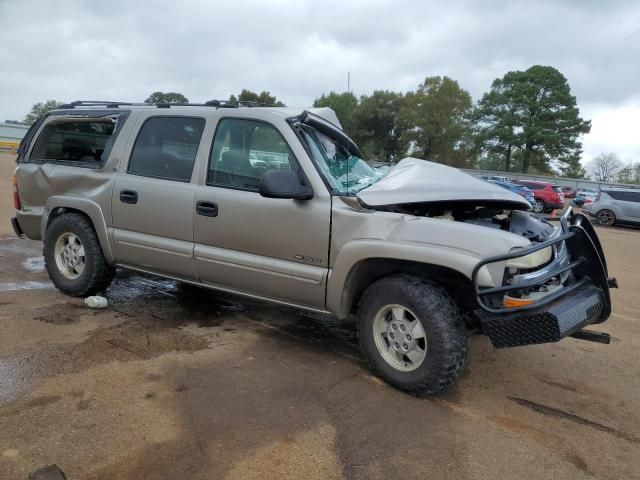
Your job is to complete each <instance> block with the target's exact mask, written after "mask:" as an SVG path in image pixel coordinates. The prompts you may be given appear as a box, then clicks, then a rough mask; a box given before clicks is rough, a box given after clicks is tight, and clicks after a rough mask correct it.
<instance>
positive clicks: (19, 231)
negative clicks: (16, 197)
mask: <svg viewBox="0 0 640 480" xmlns="http://www.w3.org/2000/svg"><path fill="white" fill-rule="evenodd" d="M11 226H12V227H13V231H14V232H15V234H16V236H17V237H19V238H24V232H23V231H22V229H21V228H20V224H19V223H18V219H17V218H16V217H12V218H11Z"/></svg>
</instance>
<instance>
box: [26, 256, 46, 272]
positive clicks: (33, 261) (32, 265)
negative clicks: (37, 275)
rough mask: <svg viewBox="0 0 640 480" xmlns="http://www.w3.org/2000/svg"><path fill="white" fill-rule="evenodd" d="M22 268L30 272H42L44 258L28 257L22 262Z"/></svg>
mask: <svg viewBox="0 0 640 480" xmlns="http://www.w3.org/2000/svg"><path fill="white" fill-rule="evenodd" d="M22 267H23V268H24V269H25V270H28V271H30V272H44V257H43V256H40V257H29V258H27V259H26V260H24V261H23V262H22Z"/></svg>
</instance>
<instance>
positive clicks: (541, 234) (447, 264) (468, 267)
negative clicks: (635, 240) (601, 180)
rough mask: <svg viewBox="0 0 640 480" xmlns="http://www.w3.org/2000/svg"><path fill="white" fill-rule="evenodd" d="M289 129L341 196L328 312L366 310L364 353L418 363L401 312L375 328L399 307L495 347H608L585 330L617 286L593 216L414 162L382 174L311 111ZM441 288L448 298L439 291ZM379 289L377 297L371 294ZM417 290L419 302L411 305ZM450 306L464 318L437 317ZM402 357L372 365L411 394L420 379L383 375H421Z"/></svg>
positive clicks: (335, 214) (604, 310)
mask: <svg viewBox="0 0 640 480" xmlns="http://www.w3.org/2000/svg"><path fill="white" fill-rule="evenodd" d="M290 123H291V124H292V126H293V127H294V130H295V131H296V133H297V134H298V136H299V138H300V140H301V142H302V144H303V145H304V146H305V149H306V150H307V153H308V154H309V156H310V157H311V159H312V160H313V162H314V163H315V166H316V168H317V170H318V172H319V173H320V174H321V176H322V177H323V180H324V181H325V184H326V185H327V187H328V188H329V189H330V191H331V193H332V198H334V199H335V200H334V201H333V202H332V214H331V221H332V228H331V240H330V242H331V246H330V272H329V277H328V285H327V295H326V299H327V300H326V303H327V307H328V310H330V311H332V312H333V313H335V314H336V315H337V316H338V318H341V319H346V318H348V317H349V315H351V314H353V313H355V312H361V311H364V313H358V314H357V315H359V317H358V320H357V321H358V325H359V327H358V328H359V329H360V330H362V331H363V332H365V334H370V333H371V332H373V335H372V336H371V337H370V336H366V335H365V336H364V337H363V338H364V339H365V340H364V341H361V345H362V344H363V343H364V346H363V349H364V351H365V352H370V351H374V349H373V347H372V346H371V345H372V342H373V344H375V351H377V352H378V353H379V354H380V358H383V359H384V358H387V360H388V358H389V355H390V354H388V351H391V350H393V349H395V350H398V349H399V350H398V351H401V350H402V348H405V347H406V348H407V349H408V352H409V353H411V354H412V355H414V356H416V355H417V354H416V352H413V351H412V350H411V348H413V347H412V345H413V344H411V343H406V344H403V343H400V342H395V340H394V339H395V338H396V333H394V330H393V328H395V327H398V328H400V329H401V330H402V327H403V326H405V327H406V325H405V324H403V323H402V321H404V318H405V317H403V316H402V315H400V314H398V318H395V317H394V318H395V320H394V319H390V318H391V317H389V318H387V317H385V320H384V321H385V322H386V323H382V324H378V323H376V321H377V320H374V321H373V325H371V324H370V323H367V322H369V320H368V319H369V318H378V317H377V316H376V315H378V310H379V311H380V312H383V313H382V314H380V315H383V314H384V312H385V311H386V310H385V308H391V309H393V308H396V307H397V306H398V305H402V306H403V308H404V307H405V306H407V308H408V309H409V310H410V309H412V308H414V309H416V310H418V309H423V310H422V312H423V313H422V317H421V319H420V322H422V321H423V320H422V319H424V320H425V323H426V322H428V321H429V319H431V318H440V320H439V321H441V322H443V323H440V324H439V325H438V327H437V328H440V327H442V325H443V324H446V325H447V327H446V328H450V329H451V330H452V331H453V332H457V333H456V335H457V334H459V333H460V331H461V328H462V327H460V325H462V324H464V328H465V329H466V330H467V331H468V330H472V331H479V332H481V333H484V334H486V335H488V336H489V337H490V339H491V342H492V343H493V345H494V346H495V347H496V348H503V347H514V346H523V345H532V344H541V343H547V342H556V341H559V340H560V339H562V338H564V337H567V336H573V337H577V338H582V339H586V340H592V341H598V342H602V343H608V341H609V337H608V335H606V334H601V333H598V332H593V331H590V330H584V327H586V326H588V325H591V324H594V323H601V322H603V321H605V320H606V319H607V318H608V317H609V315H610V313H611V299H610V295H609V288H610V287H615V286H616V284H615V279H609V277H608V272H607V265H606V261H605V259H604V254H603V251H602V247H601V245H600V242H599V240H598V237H597V235H596V233H595V231H594V229H593V227H592V226H591V224H590V223H589V220H588V219H587V218H586V217H585V216H584V215H582V214H579V213H574V212H573V211H572V210H571V209H570V208H569V209H568V210H567V211H566V212H565V213H564V215H563V216H562V217H560V218H554V219H545V218H542V217H540V216H538V215H536V214H534V213H533V212H531V211H530V210H531V205H530V204H529V202H527V201H526V200H525V199H524V198H523V197H521V196H520V195H518V194H516V193H513V192H512V191H509V190H505V189H503V188H501V187H499V186H496V185H493V184H491V183H487V182H484V181H482V180H479V179H477V178H475V177H473V176H471V175H468V174H466V173H464V172H462V171H460V170H458V169H456V168H452V167H449V166H446V165H442V164H438V163H434V162H429V161H426V160H420V159H415V158H405V159H403V160H401V161H400V162H398V163H397V164H396V165H394V166H393V167H392V168H390V169H389V170H388V171H386V172H384V173H382V172H379V171H376V170H374V169H372V168H371V167H370V166H368V165H367V164H366V163H365V162H364V161H363V160H362V155H361V153H360V151H359V150H358V148H357V146H356V145H355V144H354V143H353V141H352V140H351V139H349V138H348V137H347V136H346V135H345V134H344V132H342V130H340V129H337V128H334V127H333V126H332V125H330V124H328V123H327V122H325V121H323V120H322V119H318V118H314V117H313V116H311V115H306V114H305V115H301V116H300V117H295V118H293V119H290ZM394 282H396V283H394ZM376 285H384V286H385V287H384V288H382V287H379V289H377V288H378V287H376ZM438 288H441V289H443V290H444V291H446V293H447V296H448V298H443V297H442V296H439V297H438V295H439V294H434V291H437V290H438ZM372 289H377V290H375V291H376V293H375V295H373V294H369V295H367V292H368V291H371V290H372ZM387 289H388V290H389V291H391V290H392V289H395V290H393V291H391V292H390V293H389V291H387ZM434 289H435V290H434ZM408 291H411V292H413V293H411V294H407V296H404V297H403V295H405V293H404V292H408ZM423 292H424V293H423ZM392 294H393V295H392ZM434 295H435V297H438V298H437V299H435V297H434ZM396 298H402V301H403V302H404V303H401V304H400V303H398V301H397V300H395V299H396ZM363 299H364V300H363ZM418 299H422V301H423V302H424V303H421V304H420V303H419V301H418ZM416 302H417V303H416ZM451 303H452V304H455V309H451V310H448V311H447V312H448V313H447V314H446V315H442V316H441V317H438V315H439V314H440V313H441V312H442V311H443V310H441V306H442V305H445V304H451ZM370 305H371V306H370ZM392 307H393V308H392ZM398 308H399V307H398ZM376 309H378V310H376ZM407 315H408V316H409V318H413V319H416V318H418V317H419V315H416V314H414V313H411V312H410V313H409V314H407ZM445 317H446V318H445ZM396 321H400V323H399V324H396V323H394V322H396ZM398 325H399V326H398ZM385 326H386V327H388V328H386V327H385ZM382 327H385V328H386V329H385V328H382ZM407 328H408V327H407ZM380 336H382V340H380ZM447 338H449V337H447ZM372 339H373V340H372ZM390 339H391V340H390ZM374 340H375V341H374ZM376 341H378V343H376ZM442 341H444V342H445V343H446V342H447V341H448V340H446V339H443V340H442ZM394 342H395V343H394ZM464 344H465V341H464V340H462V339H461V338H458V340H456V341H455V342H452V343H451V344H450V345H449V348H450V349H451V351H452V352H455V354H456V355H458V354H459V355H460V356H461V357H462V356H465V355H466V351H462V350H464V349H463V348H462V347H460V348H458V347H457V346H459V345H464ZM425 348H426V347H425ZM385 349H386V350H385ZM393 355H395V354H393ZM393 355H391V357H390V358H391V359H392V360H391V363H389V361H387V360H380V358H379V357H378V356H376V355H373V354H371V355H369V357H368V358H369V361H370V363H371V364H372V365H374V366H375V367H376V368H377V370H378V371H379V372H382V373H381V375H382V376H383V377H384V378H386V379H387V380H388V381H390V382H391V383H393V384H395V385H401V386H402V388H408V387H407V385H408V384H412V382H413V380H412V379H410V378H408V377H407V378H405V377H403V374H402V373H389V372H388V371H387V370H385V369H386V368H387V366H388V365H391V366H392V367H393V368H395V369H399V371H402V369H403V368H411V366H412V361H411V356H410V355H409V354H407V355H406V356H404V357H402V358H403V359H404V360H402V361H401V362H400V363H401V365H396V364H395V363H394V362H393V359H394V358H395V357H394V356H393ZM434 355H436V354H435V353H434ZM416 358H417V357H416ZM446 358H450V357H446ZM451 358H453V357H451ZM407 359H409V360H407ZM385 362H386V363H385ZM403 362H404V363H403ZM414 365H416V363H414ZM457 365H458V366H459V364H457ZM458 366H454V367H452V368H458ZM415 368H422V367H417V366H416V367H415ZM424 370H425V372H427V371H428V370H429V368H427V367H424ZM455 371H456V372H457V371H459V370H455ZM453 376H455V375H453ZM447 381H450V378H447ZM440 387H441V385H440V386H437V387H433V388H434V390H433V391H436V390H438V389H440ZM412 388H413V387H412ZM416 388H420V389H422V386H421V385H418V387H416Z"/></svg>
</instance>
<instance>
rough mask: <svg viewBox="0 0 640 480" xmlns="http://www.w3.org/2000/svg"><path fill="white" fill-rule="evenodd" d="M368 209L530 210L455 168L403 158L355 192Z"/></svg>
mask: <svg viewBox="0 0 640 480" xmlns="http://www.w3.org/2000/svg"><path fill="white" fill-rule="evenodd" d="M357 195H358V197H359V198H360V200H362V201H363V202H364V203H365V204H367V205H371V206H378V205H395V204H401V203H421V202H443V201H465V200H471V201H488V202H491V203H493V202H496V203H504V204H506V205H505V206H508V207H509V208H517V209H527V208H530V205H529V202H527V201H526V200H525V199H524V198H523V197H521V196H520V195H518V194H516V193H513V192H510V191H509V190H505V189H504V188H502V187H498V186H497V185H492V184H490V183H488V182H485V181H483V180H480V179H478V178H475V177H473V176H471V175H469V174H468V173H464V172H461V171H460V170H458V169H457V168H453V167H448V166H446V165H442V164H440V163H434V162H428V161H426V160H420V159H417V158H404V159H402V160H401V161H400V162H398V164H397V165H396V166H395V167H393V168H392V169H391V170H389V172H388V173H387V174H386V175H385V176H384V177H383V178H382V179H380V180H379V181H378V182H376V183H374V184H373V185H371V186H369V187H367V188H364V189H362V190H360V192H358V194H357Z"/></svg>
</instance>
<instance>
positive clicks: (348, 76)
mask: <svg viewBox="0 0 640 480" xmlns="http://www.w3.org/2000/svg"><path fill="white" fill-rule="evenodd" d="M347 93H351V72H347Z"/></svg>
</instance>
